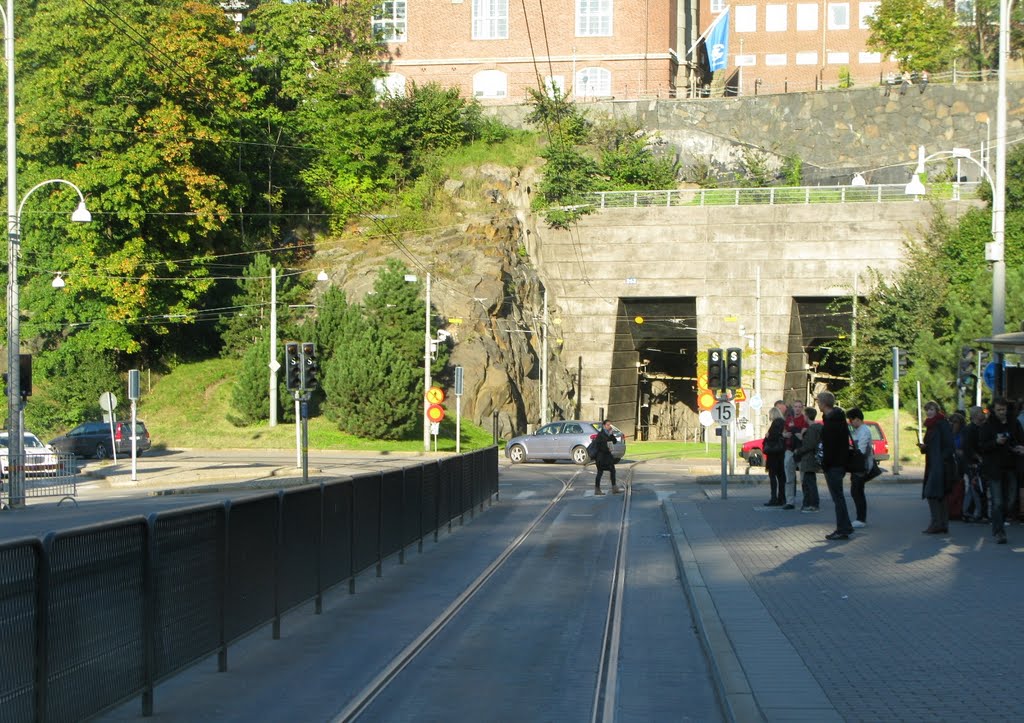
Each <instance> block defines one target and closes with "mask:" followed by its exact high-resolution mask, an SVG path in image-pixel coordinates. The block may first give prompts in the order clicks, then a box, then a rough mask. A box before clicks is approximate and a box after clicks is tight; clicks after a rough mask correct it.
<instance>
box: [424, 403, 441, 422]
mask: <svg viewBox="0 0 1024 723" xmlns="http://www.w3.org/2000/svg"><path fill="white" fill-rule="evenodd" d="M427 419H429V420H430V421H431V422H438V423H439V422H440V421H441V420H442V419H444V407H442V406H441V405H440V404H431V405H430V406H429V407H427Z"/></svg>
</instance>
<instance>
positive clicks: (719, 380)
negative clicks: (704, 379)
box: [708, 349, 725, 394]
mask: <svg viewBox="0 0 1024 723" xmlns="http://www.w3.org/2000/svg"><path fill="white" fill-rule="evenodd" d="M724 362H725V360H724V358H723V357H722V350H721V349H708V389H710V390H711V391H712V392H714V393H715V394H717V393H718V392H720V391H721V390H723V389H725V364H724Z"/></svg>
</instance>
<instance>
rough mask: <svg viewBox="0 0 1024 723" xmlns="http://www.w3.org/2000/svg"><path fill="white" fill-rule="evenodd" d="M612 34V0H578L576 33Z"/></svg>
mask: <svg viewBox="0 0 1024 723" xmlns="http://www.w3.org/2000/svg"><path fill="white" fill-rule="evenodd" d="M611 34H612V0H576V35H577V36H580V37H588V36H602V35H611Z"/></svg>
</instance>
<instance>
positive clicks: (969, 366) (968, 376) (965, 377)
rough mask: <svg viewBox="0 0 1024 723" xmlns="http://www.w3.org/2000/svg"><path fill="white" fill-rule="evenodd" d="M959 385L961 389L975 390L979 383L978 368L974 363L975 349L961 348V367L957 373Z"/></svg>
mask: <svg viewBox="0 0 1024 723" xmlns="http://www.w3.org/2000/svg"><path fill="white" fill-rule="evenodd" d="M956 380H957V385H958V386H959V387H960V388H961V389H965V390H966V389H973V388H974V387H975V385H977V383H978V368H977V365H976V364H975V363H974V349H972V348H971V347H969V346H963V347H960V365H959V366H958V367H957V373H956Z"/></svg>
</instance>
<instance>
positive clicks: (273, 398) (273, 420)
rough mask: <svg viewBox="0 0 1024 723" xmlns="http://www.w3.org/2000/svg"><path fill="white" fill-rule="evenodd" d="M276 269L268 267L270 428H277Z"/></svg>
mask: <svg viewBox="0 0 1024 723" xmlns="http://www.w3.org/2000/svg"><path fill="white" fill-rule="evenodd" d="M279 367H280V364H278V362H277V267H276V266H271V267H270V426H271V427H276V426H277V370H278V368H279Z"/></svg>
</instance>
